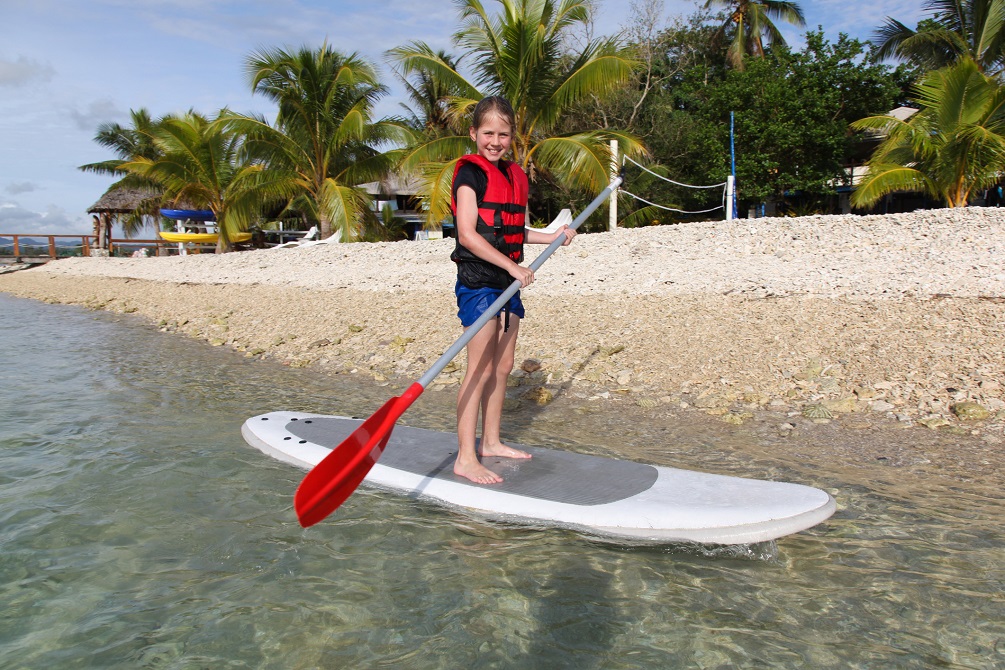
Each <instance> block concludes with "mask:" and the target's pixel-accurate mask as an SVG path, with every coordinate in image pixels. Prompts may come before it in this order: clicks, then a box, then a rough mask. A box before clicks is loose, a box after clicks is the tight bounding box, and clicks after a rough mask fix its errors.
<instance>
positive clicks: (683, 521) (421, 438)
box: [241, 412, 835, 544]
mask: <svg viewBox="0 0 1005 670" xmlns="http://www.w3.org/2000/svg"><path fill="white" fill-rule="evenodd" d="M362 423H363V422H362V421H361V420H357V419H349V418H345V417H338V416H323V415H318V414H305V413H302V412H271V413H269V414H262V415H259V416H254V417H252V418H250V419H248V420H247V421H246V422H245V423H244V426H243V427H242V429H241V432H242V434H243V435H244V439H245V440H247V442H248V443H249V444H250V445H252V446H254V447H256V448H258V449H260V450H261V451H263V452H265V453H266V454H269V455H270V456H273V457H275V458H277V459H279V460H281V461H285V462H287V463H292V464H293V465H296V466H299V467H302V468H306V469H310V468H313V467H314V466H315V465H317V464H318V463H319V462H321V460H322V459H324V458H325V457H326V456H328V454H329V453H331V451H332V449H334V448H336V447H338V445H339V444H341V443H342V441H343V440H344V439H345V438H346V437H347V436H349V435H350V434H351V433H352V432H353V431H355V430H356V429H357V428H359V426H360V424H362ZM520 448H521V449H524V450H526V451H527V452H529V453H530V454H532V455H533V458H531V459H510V458H486V459H484V460H483V464H484V465H485V466H487V467H488V468H489V469H490V470H492V471H493V472H495V473H497V474H499V475H501V476H502V477H503V478H504V480H505V481H503V482H502V483H501V484H486V485H481V484H474V483H472V482H470V481H468V480H467V479H464V478H463V477H458V476H456V475H455V474H454V473H453V463H454V458H455V457H456V455H457V435H456V434H454V433H441V432H437V431H432V430H425V429H422V428H411V427H408V426H398V427H397V428H395V430H394V432H393V433H392V434H391V437H390V440H389V441H388V443H387V447H386V448H385V449H384V453H383V455H382V456H381V458H380V461H379V462H377V463H376V464H375V465H374V466H373V468H372V469H371V470H370V471H369V473H368V474H367V476H366V479H364V480H363V481H364V483H367V484H370V485H373V486H378V487H382V488H386V489H391V490H394V491H397V492H400V493H402V494H404V495H406V496H410V497H413V498H418V499H429V500H433V501H438V502H440V503H445V504H447V505H449V506H454V507H459V508H463V509H465V510H468V511H470V512H474V513H476V514H478V515H479V516H484V517H488V518H494V519H503V520H506V521H511V522H518V523H526V524H531V525H546V526H556V527H563V528H569V529H572V530H576V531H580V532H583V533H586V534H588V535H591V536H594V537H599V538H604V539H610V540H619V541H624V540H628V541H631V542H638V543H652V542H680V541H683V542H699V543H703V544H750V543H753V542H765V541H768V540H773V539H776V538H779V537H782V536H784V535H789V534H791V533H796V532H798V531H801V530H805V529H807V528H810V527H812V526H815V525H816V524H818V523H820V522H821V521H824V520H825V519H827V518H828V517H830V516H831V514H833V513H834V509H835V502H834V499H833V498H832V497H831V496H830V495H829V494H828V493H826V492H824V491H821V490H819V489H815V488H812V487H809V486H803V485H800V484H789V483H784V482H770V481H761V480H756V479H742V478H739V477H729V476H724V475H714V474H707V473H702V472H693V471H690V470H678V469H676V468H666V467H659V466H653V465H646V464H643V463H635V462H632V461H622V460H617V459H613V458H603V457H600V456H589V455H586V454H577V453H572V452H567V451H557V450H554V449H545V448H541V447H527V446H523V445H520Z"/></svg>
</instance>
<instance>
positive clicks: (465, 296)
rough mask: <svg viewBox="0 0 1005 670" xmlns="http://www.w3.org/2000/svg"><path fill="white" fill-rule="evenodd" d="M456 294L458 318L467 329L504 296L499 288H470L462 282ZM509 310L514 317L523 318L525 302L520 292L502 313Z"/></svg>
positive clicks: (458, 285)
mask: <svg viewBox="0 0 1005 670" xmlns="http://www.w3.org/2000/svg"><path fill="white" fill-rule="evenodd" d="M454 294H455V295H456V296H457V316H458V318H460V320H461V325H462V326H464V327H465V328H467V327H468V326H470V325H471V324H473V323H474V322H475V321H477V320H478V317H480V316H481V315H482V314H484V313H485V310H487V309H488V308H489V306H490V305H491V304H492V303H494V302H495V301H496V298H498V297H499V296H500V295H502V294H503V289H498V288H468V287H467V286H465V285H464V284H462V283H461V282H457V284H456V285H455V286H454ZM507 308H509V313H510V314H512V315H513V316H516V317H519V318H521V319H522V318H523V316H524V309H523V302H522V301H521V300H520V292H519V291H517V292H516V295H514V296H513V297H512V298H510V299H509V302H507V303H506V305H504V306H503V308H502V309H501V310H499V311H500V312H504V311H505V310H506V309H507Z"/></svg>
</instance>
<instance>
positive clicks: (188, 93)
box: [0, 0, 927, 235]
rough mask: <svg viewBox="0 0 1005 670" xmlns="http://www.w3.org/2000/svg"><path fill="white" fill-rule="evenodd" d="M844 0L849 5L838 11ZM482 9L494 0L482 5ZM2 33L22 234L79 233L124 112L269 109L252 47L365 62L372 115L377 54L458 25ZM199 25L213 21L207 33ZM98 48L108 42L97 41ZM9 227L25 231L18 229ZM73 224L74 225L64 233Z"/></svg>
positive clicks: (611, 28)
mask: <svg viewBox="0 0 1005 670" xmlns="http://www.w3.org/2000/svg"><path fill="white" fill-rule="evenodd" d="M701 4H704V2H701V1H698V2H689V1H685V0H669V1H667V2H666V3H665V5H664V7H665V12H664V15H665V17H666V20H667V21H669V20H670V19H672V18H676V17H679V16H687V15H690V14H692V13H693V12H694V11H696V10H697V8H698V6H699V5H701ZM800 5H801V6H802V8H803V11H804V14H805V16H806V27H805V28H804V29H798V28H795V27H793V26H790V25H788V24H784V23H780V24H779V27H780V29H781V30H782V33H783V35H784V37H785V39H786V40H787V41H788V42H789V44H790V45H792V46H793V47H794V48H801V45H802V44H803V41H804V37H803V36H804V35H805V32H806V31H807V30H816V29H817V27H818V26H822V27H823V30H824V33H825V35H826V36H827V38H828V39H829V40H831V41H836V40H837V38H838V34H839V33H840V32H845V33H848V34H849V35H850V36H852V37H854V38H856V39H860V40H867V39H868V38H869V37H870V36H871V34H872V33H873V32H874V31H875V30H876V28H878V27H879V26H880V25H881V24H882V22H883V20H884V19H885V17H887V16H892V17H895V18H897V19H898V20H901V21H903V22H904V23H906V24H908V25H914V24H916V22H917V20H918V19H919V18H921V17H923V16H925V15H927V13H926V12H924V11H923V10H922V9H921V8H919V7H918V3H917V2H915V1H912V0H876V1H874V2H869V3H865V2H846V1H844V0H816V1H814V2H806V1H804V2H801V3H800ZM849 6H852V7H854V9H849ZM486 7H487V8H488V9H489V10H490V11H495V7H496V4H495V3H494V2H489V3H486ZM4 14H5V27H6V28H7V30H6V36H5V37H6V40H5V43H4V46H3V48H2V49H0V93H2V95H0V134H2V136H3V137H4V140H5V141H4V142H3V143H2V146H0V230H5V231H6V230H10V231H13V232H14V233H16V234H18V235H21V234H25V235H28V234H40V235H48V234H78V235H84V234H90V233H89V232H86V231H90V229H91V221H90V215H88V214H87V213H86V210H87V208H88V207H90V206H91V205H92V204H94V203H95V202H97V201H98V199H99V198H100V197H101V195H102V194H103V193H104V192H105V191H106V190H107V188H108V187H109V186H110V185H111V184H112V183H114V181H115V180H116V178H114V177H111V176H106V175H96V174H90V173H85V172H81V171H80V170H79V169H78V166H80V165H83V164H85V163H91V162H97V161H102V160H108V159H109V158H113V157H114V156H113V155H112V154H111V152H110V151H108V150H106V149H104V148H103V147H101V146H99V145H98V144H97V143H95V142H94V141H93V137H94V134H95V132H96V131H97V127H98V125H99V124H101V123H104V122H117V123H123V124H128V123H129V110H138V109H141V108H143V109H147V110H149V111H150V113H151V114H152V115H153V116H155V117H159V116H163V115H164V114H167V113H178V112H183V111H185V110H187V109H195V110H197V111H200V112H202V113H206V114H213V113H215V111H216V110H219V109H221V108H223V107H229V108H230V109H233V110H235V111H241V112H248V113H257V114H263V115H265V116H266V118H269V119H271V118H273V117H274V115H275V109H274V107H273V106H272V105H271V103H269V102H268V101H266V100H265V99H264V98H262V97H261V96H253V95H252V93H251V91H250V88H249V86H248V84H247V82H246V81H245V79H244V70H243V64H244V60H245V59H246V58H247V56H248V55H249V54H250V53H252V52H254V51H256V50H259V49H261V48H272V47H278V46H291V45H300V44H306V45H310V46H316V45H320V44H321V43H322V42H324V41H326V40H327V42H328V43H329V44H331V45H332V46H333V47H335V48H336V49H338V50H340V51H343V52H346V53H349V52H353V51H357V52H359V53H360V55H362V56H363V57H365V58H366V59H368V60H369V61H371V62H372V63H374V64H375V65H376V66H378V68H379V69H380V71H381V78H382V80H383V81H384V83H385V84H386V85H387V86H388V87H389V89H390V94H389V95H388V96H386V97H384V98H383V99H382V100H381V101H380V103H379V104H378V106H377V109H376V114H377V115H378V116H389V115H392V114H396V113H398V112H399V111H400V109H401V108H400V107H399V103H401V102H402V101H404V100H406V96H405V95H404V93H403V90H402V88H401V86H400V84H399V83H398V82H397V80H396V79H395V78H394V76H393V74H391V71H390V68H389V67H388V66H387V64H386V62H385V58H384V52H385V51H386V50H387V49H389V48H393V47H395V46H398V45H400V44H405V43H407V42H409V41H411V40H422V41H425V42H428V43H429V44H430V45H431V46H432V47H433V48H434V49H438V48H443V49H447V50H454V51H456V49H454V47H453V45H452V43H451V35H452V34H453V32H454V31H455V30H456V29H457V27H458V25H459V23H458V20H457V15H456V8H455V6H454V4H453V3H444V2H443V1H442V0H412V1H411V2H408V3H403V2H401V1H400V0H385V2H377V3H374V2H365V1H364V0H337V1H335V2H332V1H331V0H289V2H287V3H284V4H283V6H282V7H278V8H277V6H276V5H275V3H272V2H270V1H269V0H246V1H245V2H242V3H233V2H230V1H229V0H203V2H201V3H198V4H189V3H180V4H179V5H175V6H171V7H170V8H168V7H166V6H162V5H161V4H160V3H134V4H123V3H121V2H119V1H118V0H92V2H90V3H86V6H83V5H81V4H80V3H75V2H68V1H67V0H36V2H33V3H24V4H23V5H15V4H14V3H5V7H4ZM629 18H630V17H629V7H628V3H622V2H611V1H610V0H599V2H598V12H597V16H596V21H595V30H596V33H597V34H598V35H599V34H604V35H611V34H615V33H617V32H619V30H621V29H622V28H623V27H624V26H626V25H627V24H628V23H629ZM207 26H212V28H211V29H210V28H207ZM105 45H114V47H106V46H105ZM21 231H24V232H23V233H22V232H21ZM77 231H81V232H77Z"/></svg>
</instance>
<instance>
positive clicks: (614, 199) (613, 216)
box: [607, 140, 620, 231]
mask: <svg viewBox="0 0 1005 670" xmlns="http://www.w3.org/2000/svg"><path fill="white" fill-rule="evenodd" d="M619 171H620V170H619V169H618V141H617V140H611V181H614V180H615V178H617V176H618V172H619ZM617 228H618V189H614V190H613V191H611V206H610V208H609V215H608V219H607V229H608V230H610V231H614V230H617Z"/></svg>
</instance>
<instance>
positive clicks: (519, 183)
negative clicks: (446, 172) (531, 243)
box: [450, 154, 529, 288]
mask: <svg viewBox="0 0 1005 670" xmlns="http://www.w3.org/2000/svg"><path fill="white" fill-rule="evenodd" d="M467 163H473V164H474V165H476V166H478V168H479V169H480V170H481V171H482V172H484V173H485V175H486V176H487V177H488V185H487V187H486V189H485V196H484V197H483V198H482V199H481V200H480V201H478V221H477V222H476V224H475V230H476V232H477V233H478V234H479V235H481V236H482V237H484V238H485V239H486V240H487V241H488V242H489V244H491V245H492V246H493V247H495V248H496V249H498V250H499V251H500V252H502V253H503V254H505V255H507V256H509V257H510V258H511V259H513V261H514V262H516V263H519V262H521V261H523V243H524V235H525V231H524V225H525V222H526V218H527V191H528V188H529V187H528V183H527V175H526V174H524V171H523V170H521V169H520V166H519V165H517V164H516V163H513V162H508V161H507V162H506V164H505V168H506V174H507V175H509V179H507V178H506V175H504V174H503V173H502V171H501V170H500V167H497V166H495V165H493V164H492V163H491V162H489V161H488V160H487V159H486V158H484V157H482V156H480V155H478V154H468V155H466V156H462V157H461V158H460V160H458V161H457V166H456V167H455V168H454V178H455V179H456V178H457V172H458V171H459V170H460V169H461V166H462V165H465V164H467ZM450 209H451V211H452V212H453V214H454V223H455V224H456V222H457V203H456V202H455V196H454V194H453V193H451V196H450ZM450 258H451V260H453V261H454V262H456V263H457V274H458V278H459V279H460V280H461V282H462V283H463V284H464V285H465V286H468V287H469V288H483V287H492V288H506V287H507V286H509V285H510V283H512V281H513V279H512V277H510V276H509V273H507V272H506V271H505V270H503V269H502V268H500V267H498V266H496V265H493V264H492V263H489V262H488V261H484V260H482V259H481V258H479V257H478V256H476V255H474V254H473V253H471V252H470V251H469V250H468V249H467V248H465V247H464V246H463V245H462V244H461V243H460V240H458V242H457V245H456V247H455V248H454V252H453V253H452V254H451V255H450Z"/></svg>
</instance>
